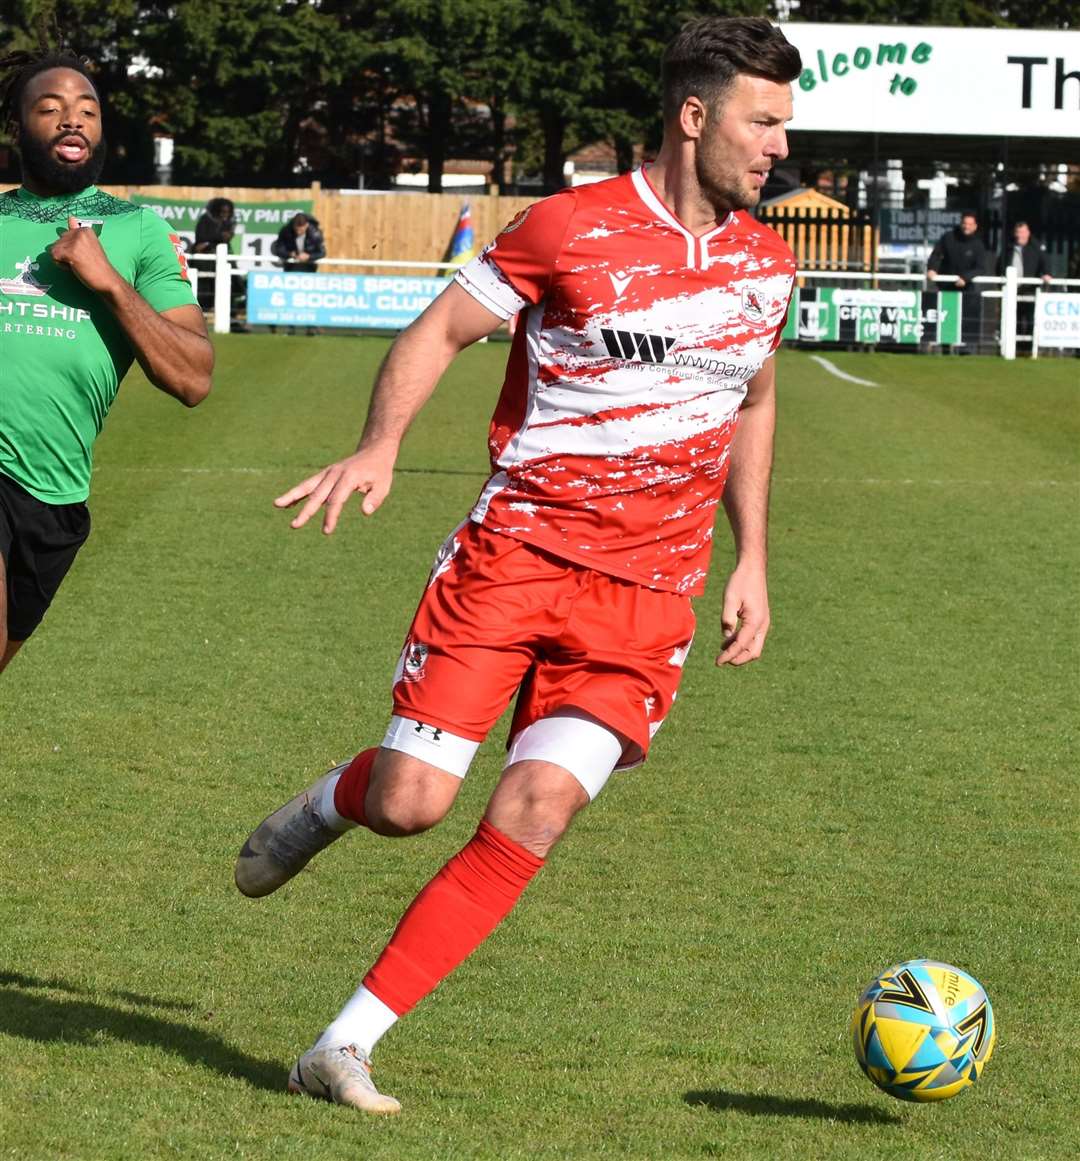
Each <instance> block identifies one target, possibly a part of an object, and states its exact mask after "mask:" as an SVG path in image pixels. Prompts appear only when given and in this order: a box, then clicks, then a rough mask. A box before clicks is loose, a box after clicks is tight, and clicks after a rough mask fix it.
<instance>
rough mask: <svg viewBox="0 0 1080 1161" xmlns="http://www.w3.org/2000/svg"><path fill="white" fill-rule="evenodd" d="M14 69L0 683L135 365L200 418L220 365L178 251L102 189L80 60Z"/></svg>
mask: <svg viewBox="0 0 1080 1161" xmlns="http://www.w3.org/2000/svg"><path fill="white" fill-rule="evenodd" d="M4 66H6V67H7V68H8V69H9V70H10V71H9V72H8V75H7V84H6V86H5V87H4V90H3V93H2V104H0V115H2V119H3V123H4V124H5V125H6V126H7V127H8V128H9V130H10V131H11V133H12V134H13V136H14V139H15V144H16V147H17V149H18V152H19V158H20V162H21V166H22V185H21V186H20V187H19V188H18V189H13V190H8V191H7V192H6V193H4V194H3V195H0V670H3V669H4V668H5V667H6V666H7V664H8V663H9V662H10V661H11V659H12V657H14V655H15V653H16V652H17V651H18V650H19V648H20V647H21V646H22V644H23V642H24V641H25V640H26V639H27V637H29V636H30V634H31V633H32V632H33V631H34V629H35V628H36V627H37V626H38V624H39V623H40V621H41V619H42V617H43V616H44V615H45V611H46V609H48V607H49V604H50V602H51V601H52V599H53V597H54V596H55V594H56V591H57V589H58V588H59V586H60V582H61V581H62V580H63V579H64V575H65V574H66V573H67V571H68V569H69V568H70V567H71V565H72V562H73V561H74V560H75V555H76V553H77V552H78V551H79V548H80V547H81V546H82V544H83V542H84V541H85V540H86V537H87V535H88V534H89V532H90V514H89V512H88V511H87V508H86V503H85V501H86V497H87V495H88V493H89V487H90V471H91V451H92V447H93V443H94V440H95V438H96V437H97V435H98V433H99V432H100V431H101V427H102V424H103V423H104V422H105V416H106V414H107V413H108V410H109V408H110V406H111V405H112V402H113V400H114V398H115V397H116V392H117V390H118V388H119V385H120V380H121V379H123V377H124V375H125V374H126V372H127V370H128V368H129V367H130V366H131V362H132V359H133V358H136V359H138V360H139V365H140V366H141V367H142V368H143V370H144V371H145V372H146V375H147V377H148V378H149V379H150V381H151V382H152V383H153V384H154V385H155V386H156V387H159V388H160V389H161V390H162V391H165V392H167V393H168V394H170V395H174V396H175V397H176V398H177V399H179V400H180V401H181V402H182V403H185V404H187V406H189V407H194V406H195V404H197V403H198V402H199V401H200V400H202V399H203V398H204V397H205V395H206V393H207V392H208V391H209V390H210V373H211V371H212V369H213V363H214V352H213V348H212V347H211V345H210V340H209V339H208V337H207V334H206V325H205V323H204V321H203V316H202V311H200V310H199V308H198V306H197V305H195V298H194V296H193V294H192V291H191V284H190V283H189V281H188V278H187V268H186V264H185V260H184V257H183V248H182V246H181V243H180V239H179V238H178V237H177V236H176V235H173V234H170V233H169V228H168V226H166V224H165V223H164V222H163V221H162V220H161V218H159V217H158V216H157V215H156V214H154V213H153V212H152V211H150V210H145V209H140V208H139V207H138V206H133V205H132V204H131V203H130V202H125V201H120V200H119V199H117V198H114V197H110V196H109V195H108V194H105V193H102V192H101V191H99V190H98V189H97V188H96V187H95V185H94V183H95V181H96V180H97V178H98V175H99V174H100V172H101V169H102V166H103V164H104V161H105V140H104V137H103V135H102V129H101V102H100V101H99V99H98V94H97V90H96V88H95V86H94V82H93V79H92V77H91V76H90V74H89V72H88V71H87V67H86V65H85V63H84V62H83V61H82V59H81V58H80V57H78V56H76V55H75V54H74V53H71V52H60V53H55V54H46V55H42V56H38V57H36V58H26V57H25V56H23V55H22V54H20V55H18V56H15V57H9V58H7V59H6V60H5V61H0V69H2V68H3V67H4Z"/></svg>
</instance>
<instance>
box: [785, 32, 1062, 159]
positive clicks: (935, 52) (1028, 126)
mask: <svg viewBox="0 0 1080 1161" xmlns="http://www.w3.org/2000/svg"><path fill="white" fill-rule="evenodd" d="M782 28H783V32H784V35H785V36H786V37H787V38H788V40H790V41H791V43H792V44H794V45H795V46H796V48H798V50H799V52H800V54H801V55H802V59H803V71H802V74H801V76H800V77H799V79H798V81H797V82H796V84H795V86H794V95H795V117H794V120H793V121H792V122H791V128H792V129H793V130H801V129H808V130H815V131H832V132H870V133H923V134H927V133H930V134H936V133H962V134H964V135H965V136H976V137H977V136H989V137H1013V136H1016V137H1073V136H1075V133H1076V124H1077V113H1078V112H1080V32H1067V31H1062V30H1060V29H1052V30H1037V29H1016V28H1008V29H1005V28H931V27H921V28H912V27H905V26H903V25H875V24H785V25H783V26H782Z"/></svg>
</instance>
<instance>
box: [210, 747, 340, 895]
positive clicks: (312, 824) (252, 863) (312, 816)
mask: <svg viewBox="0 0 1080 1161" xmlns="http://www.w3.org/2000/svg"><path fill="white" fill-rule="evenodd" d="M351 761H352V759H351V758H350V759H349V762H351ZM349 762H342V764H341V765H340V766H335V767H334V768H333V770H330V771H328V772H327V773H326V774H324V775H323V776H322V777H321V778H320V779H319V780H318V781H317V782H314V783H312V785H311V786H309V787H308V788H307V789H306V790H302V791H301V792H300V793H299V794H298V795H297V796H296V797H295V798H293V799H291V800H290V801H289V802H286V803H285V805H284V806H281V807H279V808H278V809H277V810H275V811H274V813H273V814H271V815H269V817H267V818H264V819H263V820H262V822H260V823H259V825H258V826H257V827H256V828H255V830H254V831H252V833H251V834H250V835H249V836H248V839H247V842H245V843H244V845H243V847H242V848H241V850H240V855H239V857H238V858H237V860H236V869H235V871H234V872H233V875H234V878H235V879H236V885H237V887H238V888H239V889H240V891H241V892H242V893H243V894H244V895H248V896H250V897H251V898H252V899H257V898H259V897H260V896H262V895H269V894H270V892H271V891H276V890H277V889H278V887H280V886H281V885H282V884H283V883H287V882H288V881H289V880H290V879H291V878H292V877H293V875H295V874H296V873H297V872H298V871H301V870H303V869H304V867H306V866H307V864H308V863H309V862H310V861H311V859H312V858H314V856H315V855H317V854H318V853H319V851H321V850H323V849H325V848H326V847H328V846H329V845H330V844H331V843H332V842H333V841H334V840H335V839H338V838H340V837H341V836H342V835H343V834H346V833H347V831H346V830H335V829H334V828H333V827H331V826H329V825H327V822H326V820H325V818H324V817H323V815H322V813H321V812H320V804H321V803H322V800H323V792H324V790H325V789H326V784H327V782H328V781H329V780H330V779H331V778H332V777H333V776H334V775H335V774H340V773H341V772H342V771H343V770H345V769H346V767H348V765H349ZM348 829H352V828H351V827H349V828H348Z"/></svg>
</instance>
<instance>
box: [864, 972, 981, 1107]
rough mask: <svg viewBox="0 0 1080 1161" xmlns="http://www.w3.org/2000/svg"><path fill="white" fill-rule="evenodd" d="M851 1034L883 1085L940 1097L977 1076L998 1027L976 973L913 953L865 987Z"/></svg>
mask: <svg viewBox="0 0 1080 1161" xmlns="http://www.w3.org/2000/svg"><path fill="white" fill-rule="evenodd" d="M851 1036H852V1040H853V1042H854V1047H855V1059H856V1060H858V1062H859V1066H860V1067H861V1068H862V1070H863V1072H865V1073H866V1075H867V1076H868V1077H869V1078H870V1079H871V1080H872V1081H873V1082H874V1084H876V1085H877V1086H878V1088H880V1089H881V1090H882V1091H883V1092H887V1093H888V1094H889V1096H894V1097H897V1098H899V1099H900V1100H904V1101H941V1100H945V1099H946V1098H948V1097H951V1096H956V1094H957V1093H958V1092H961V1091H962V1090H963V1089H965V1088H967V1087H968V1086H969V1085H972V1084H974V1083H975V1081H977V1080H978V1079H979V1077H980V1076H981V1075H982V1071H983V1069H984V1068H985V1067H986V1062H987V1061H988V1060H989V1059H990V1054H991V1053H992V1052H993V1051H994V1041H995V1039H996V1038H997V1028H996V1026H995V1024H994V1013H993V1009H992V1008H991V1007H990V1000H989V999H988V998H987V995H986V992H985V991H984V990H983V987H982V985H981V984H980V983H979V981H978V980H976V979H975V978H974V977H973V976H970V975H968V973H967V972H964V971H961V970H960V969H959V968H956V967H952V966H951V965H950V964H947V963H937V962H936V961H935V960H930V959H913V960H908V961H907V962H906V963H900V964H897V965H896V966H895V967H891V968H889V969H888V970H887V971H884V972H882V973H881V975H879V976H878V977H877V979H875V980H874V982H873V983H872V984H871V985H870V986H869V987H868V988H867V989H866V991H864V992H863V994H862V995H861V996H860V997H859V1003H858V1005H857V1006H856V1008H855V1014H854V1015H853V1016H852V1018H851Z"/></svg>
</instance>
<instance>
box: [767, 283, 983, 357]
mask: <svg viewBox="0 0 1080 1161" xmlns="http://www.w3.org/2000/svg"><path fill="white" fill-rule="evenodd" d="M782 337H783V338H785V339H796V340H798V341H800V342H804V343H806V342H809V343H899V344H902V345H907V344H910V343H958V342H960V294H959V292H958V291H955V290H941V291H936V290H934V291H921V290H841V289H839V288H835V287H831V286H829V287H821V288H815V289H811V288H806V289H802V290H796V291H795V294H794V296H793V297H792V300H791V306H790V308H789V310H788V319H787V323H786V325H785V326H784V332H783V336H782Z"/></svg>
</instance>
